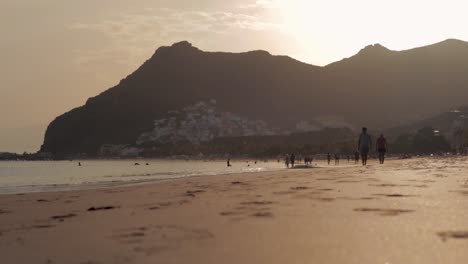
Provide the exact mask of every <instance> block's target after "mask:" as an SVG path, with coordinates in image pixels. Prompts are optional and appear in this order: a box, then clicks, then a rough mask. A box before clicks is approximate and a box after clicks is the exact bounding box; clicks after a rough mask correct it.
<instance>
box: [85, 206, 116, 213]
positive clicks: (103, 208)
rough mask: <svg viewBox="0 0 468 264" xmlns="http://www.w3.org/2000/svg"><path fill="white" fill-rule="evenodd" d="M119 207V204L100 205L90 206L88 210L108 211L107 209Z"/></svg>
mask: <svg viewBox="0 0 468 264" xmlns="http://www.w3.org/2000/svg"><path fill="white" fill-rule="evenodd" d="M116 208H118V207H117V206H99V207H94V206H93V207H90V208H88V212H94V211H106V210H112V209H116Z"/></svg>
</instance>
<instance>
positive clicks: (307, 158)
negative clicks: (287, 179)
mask: <svg viewBox="0 0 468 264" xmlns="http://www.w3.org/2000/svg"><path fill="white" fill-rule="evenodd" d="M312 161H314V158H312V157H310V156H305V157H304V164H305V165H306V166H307V165H312Z"/></svg>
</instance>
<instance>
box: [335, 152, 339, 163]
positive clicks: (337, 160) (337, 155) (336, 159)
mask: <svg viewBox="0 0 468 264" xmlns="http://www.w3.org/2000/svg"><path fill="white" fill-rule="evenodd" d="M336 165H340V154H338V153H335V166H336Z"/></svg>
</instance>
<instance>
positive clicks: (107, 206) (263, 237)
mask: <svg viewBox="0 0 468 264" xmlns="http://www.w3.org/2000/svg"><path fill="white" fill-rule="evenodd" d="M341 163H342V164H343V165H342V166H340V167H335V166H325V165H324V164H319V165H322V167H320V168H314V169H294V170H283V171H276V172H264V173H253V174H236V175H224V176H206V177H194V178H187V179H180V180H175V181H170V182H162V183H156V184H148V185H140V186H131V187H116V188H108V189H99V190H83V191H70V192H56V193H34V194H24V195H3V196H0V263H2V264H7V263H8V264H9V263H79V264H85V263H86V264H98V263H204V264H205V263H236V264H237V263H281V264H284V263H356V264H357V263H359V264H362V263H373V264H375V263H381V264H393V263H425V264H427V263H468V159H467V158H447V159H411V160H393V161H388V162H387V163H386V164H385V165H383V166H380V165H378V164H377V162H376V161H375V160H373V161H370V165H369V166H367V167H362V166H354V165H348V164H347V162H343V161H342V162H341Z"/></svg>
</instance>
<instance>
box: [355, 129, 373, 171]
mask: <svg viewBox="0 0 468 264" xmlns="http://www.w3.org/2000/svg"><path fill="white" fill-rule="evenodd" d="M371 147H372V140H371V137H370V135H369V134H367V128H366V127H363V128H362V133H361V135H359V142H358V150H359V152H361V158H362V165H363V166H366V165H367V155H368V154H369V150H370V149H371Z"/></svg>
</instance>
